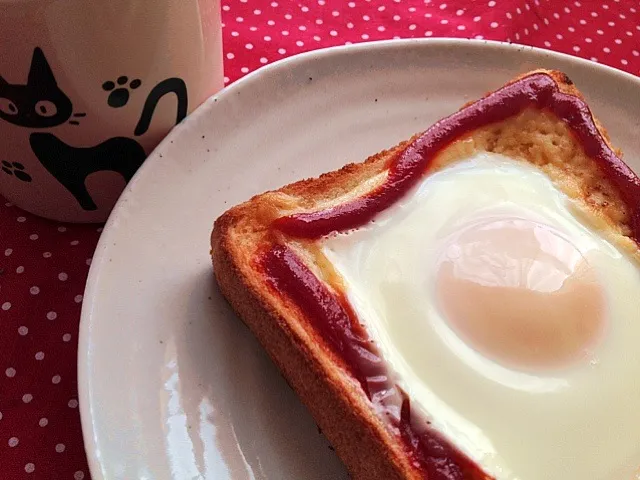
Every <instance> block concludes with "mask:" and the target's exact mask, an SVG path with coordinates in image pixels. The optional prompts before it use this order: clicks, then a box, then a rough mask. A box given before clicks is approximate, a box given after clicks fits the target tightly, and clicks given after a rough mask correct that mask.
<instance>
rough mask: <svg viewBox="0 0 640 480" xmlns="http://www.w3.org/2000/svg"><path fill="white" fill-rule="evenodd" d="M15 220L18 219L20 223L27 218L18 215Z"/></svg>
mask: <svg viewBox="0 0 640 480" xmlns="http://www.w3.org/2000/svg"><path fill="white" fill-rule="evenodd" d="M17 220H18V222H20V223H22V222H25V221H26V220H27V218H26V217H18V218H17Z"/></svg>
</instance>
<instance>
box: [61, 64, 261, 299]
mask: <svg viewBox="0 0 640 480" xmlns="http://www.w3.org/2000/svg"><path fill="white" fill-rule="evenodd" d="M241 71H242V73H247V72H248V71H249V69H248V68H247V67H242V68H241ZM73 301H74V302H76V303H80V302H82V295H76V296H75V297H73Z"/></svg>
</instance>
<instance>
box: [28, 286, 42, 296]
mask: <svg viewBox="0 0 640 480" xmlns="http://www.w3.org/2000/svg"><path fill="white" fill-rule="evenodd" d="M29 293H31V295H38V294H39V293H40V288H39V287H37V286H35V285H34V286H33V287H31V288H30V289H29Z"/></svg>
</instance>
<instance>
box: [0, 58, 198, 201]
mask: <svg viewBox="0 0 640 480" xmlns="http://www.w3.org/2000/svg"><path fill="white" fill-rule="evenodd" d="M138 81H139V80H138ZM138 86H139V85H138ZM169 93H173V94H175V95H176V97H177V100H178V104H177V114H176V123H179V122H180V121H182V120H183V119H184V117H185V116H186V115H187V105H188V103H187V87H186V85H185V83H184V81H183V80H182V79H179V78H169V79H166V80H163V81H162V82H160V83H158V84H157V85H156V86H155V87H154V88H153V89H152V90H151V92H150V93H149V95H148V97H147V100H146V102H145V104H144V107H143V110H142V114H141V117H140V120H139V121H138V124H137V126H136V128H135V131H134V135H136V136H139V135H142V134H144V133H145V132H146V131H147V130H148V128H149V126H150V124H151V120H152V118H153V114H154V112H155V109H156V107H157V105H158V103H159V101H160V100H161V99H162V98H163V97H164V96H165V95H167V94H169ZM124 104H126V102H124V103H123V105H122V106H124ZM85 116H86V114H85V113H73V104H72V102H71V100H70V99H69V97H68V96H67V95H66V94H65V93H64V92H63V91H62V90H61V89H60V88H59V87H58V84H57V82H56V79H55V76H54V75H53V71H52V70H51V67H50V66H49V63H48V62H47V59H46V58H45V55H44V53H43V51H42V50H41V49H40V48H36V49H35V50H34V52H33V57H32V60H31V67H30V69H29V75H28V78H27V83H26V84H24V85H19V84H10V83H8V82H7V81H6V80H4V79H3V78H2V77H0V118H1V119H3V120H5V121H7V122H10V123H12V124H14V125H19V126H22V127H28V128H35V129H42V128H49V127H56V126H58V125H62V124H64V123H66V122H68V123H69V124H71V125H79V121H78V120H79V119H81V118H83V117H85ZM29 144H30V145H31V149H32V150H33V153H34V154H35V156H36V157H37V158H38V160H39V161H40V163H41V164H42V165H43V166H44V167H45V168H46V169H47V170H48V171H49V173H51V175H53V176H54V177H55V178H56V180H58V181H59V182H60V183H61V184H62V185H63V186H64V187H65V188H66V189H67V190H68V191H69V192H70V193H71V194H72V195H73V196H74V197H75V198H76V200H77V201H78V203H79V204H80V206H81V207H82V208H83V209H84V210H88V211H91V210H96V209H97V208H98V207H97V205H96V204H95V202H94V201H93V199H92V198H91V195H90V194H89V192H88V191H87V188H86V186H85V182H86V179H87V177H88V176H89V175H91V174H93V173H96V172H101V171H114V172H116V173H119V174H120V175H122V177H123V178H124V179H125V180H126V181H127V182H128V181H129V180H131V177H132V176H133V174H134V173H135V172H136V170H137V169H138V168H139V167H140V165H142V162H144V159H145V157H146V154H145V151H144V149H143V148H142V146H141V145H140V144H139V143H138V142H137V141H136V140H134V139H132V138H127V137H115V138H111V139H109V140H106V141H104V142H102V143H100V144H98V145H94V146H89V147H86V146H82V147H75V146H72V145H69V144H67V143H65V142H64V141H63V140H61V139H59V138H58V137H57V136H55V135H54V134H53V133H48V132H47V133H45V132H33V133H31V134H30V136H29ZM3 171H4V170H3ZM5 173H7V172H5ZM11 173H14V172H13V171H12V172H11ZM14 174H15V173H14ZM15 175H16V177H17V178H20V177H19V176H18V175H17V174H15ZM24 176H25V178H26V176H28V175H27V174H26V172H25V174H24ZM29 178H30V179H31V177H29Z"/></svg>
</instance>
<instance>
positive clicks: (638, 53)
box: [631, 50, 640, 57]
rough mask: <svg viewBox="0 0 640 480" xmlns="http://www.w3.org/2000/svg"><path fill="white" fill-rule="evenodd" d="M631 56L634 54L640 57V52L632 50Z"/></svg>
mask: <svg viewBox="0 0 640 480" xmlns="http://www.w3.org/2000/svg"><path fill="white" fill-rule="evenodd" d="M631 54H632V55H633V56H634V57H638V56H640V52H639V51H638V50H632V51H631Z"/></svg>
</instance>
